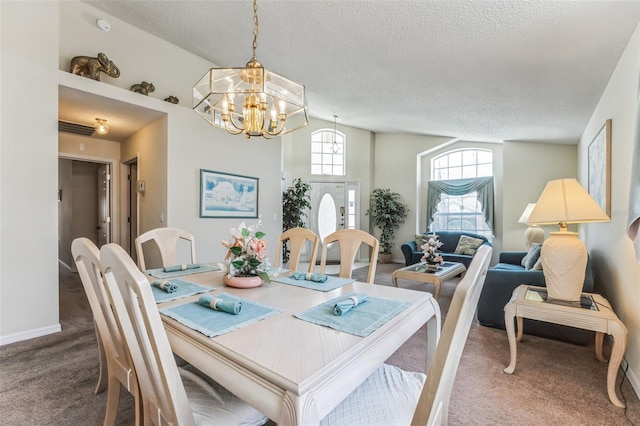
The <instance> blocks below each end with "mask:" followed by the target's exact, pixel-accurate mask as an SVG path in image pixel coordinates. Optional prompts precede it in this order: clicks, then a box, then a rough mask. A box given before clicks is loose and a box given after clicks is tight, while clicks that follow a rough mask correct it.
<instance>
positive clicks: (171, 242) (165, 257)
mask: <svg viewBox="0 0 640 426" xmlns="http://www.w3.org/2000/svg"><path fill="white" fill-rule="evenodd" d="M180 240H186V241H188V242H189V244H190V246H191V263H196V244H195V238H194V236H193V234H191V233H189V232H187V231H184V230H182V229H177V228H156V229H151V230H149V231H147V232H145V233H143V234H141V235H140V236H138V237H137V238H136V240H135V244H136V254H137V255H138V266H139V268H140V269H141V270H143V271H144V270H146V269H147V265H146V263H147V262H145V257H144V250H143V247H142V245H143V244H144V243H146V242H148V241H153V242H155V243H156V245H157V246H158V250H159V251H160V259H161V262H162V266H163V267H165V266H173V265H176V264H177V263H178V262H177V252H178V243H179V241H180Z"/></svg>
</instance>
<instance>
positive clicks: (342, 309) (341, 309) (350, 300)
mask: <svg viewBox="0 0 640 426" xmlns="http://www.w3.org/2000/svg"><path fill="white" fill-rule="evenodd" d="M366 301H367V295H366V294H354V295H351V296H349V297H347V298H345V299H342V300H339V301H338V302H337V303H336V304H335V306H334V307H333V314H334V315H336V316H339V317H340V316H342V315H344V314H346V313H347V312H349V310H350V309H351V308H355V307H356V306H358V305H359V304H361V303H364V302H366Z"/></svg>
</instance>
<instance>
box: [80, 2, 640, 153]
mask: <svg viewBox="0 0 640 426" xmlns="http://www.w3.org/2000/svg"><path fill="white" fill-rule="evenodd" d="M85 2H86V3H88V4H90V5H92V6H94V7H97V8H98V9H101V10H104V11H105V12H107V13H109V14H111V15H113V16H116V17H118V18H120V19H122V20H124V21H126V22H128V23H130V24H132V25H135V26H136V27H138V28H140V29H143V30H145V31H147V32H149V33H152V34H154V35H156V36H158V37H160V38H162V39H165V40H167V41H169V42H171V43H173V44H175V45H177V46H180V47H182V48H184V49H186V50H188V51H190V52H192V53H194V54H196V55H198V56H201V57H203V58H206V59H208V60H210V61H211V62H213V63H215V64H217V65H219V66H243V65H244V64H245V63H246V62H247V61H248V60H249V59H250V58H251V43H252V30H253V18H252V4H251V2H250V1H246V0H225V1H222V0H216V1H85ZM258 17H259V22H260V34H259V37H258V51H257V58H258V60H260V62H262V63H263V64H264V66H265V67H266V68H268V69H271V70H273V71H275V72H277V73H279V74H282V75H284V76H286V77H289V78H291V79H293V80H295V81H298V82H300V83H303V84H304V85H305V86H306V90H307V98H308V105H309V113H310V115H311V116H312V117H316V118H320V119H324V120H328V121H332V120H333V118H332V117H333V115H334V114H335V115H337V116H338V123H340V124H345V125H349V126H354V127H358V128H363V129H368V130H371V131H374V132H401V133H412V134H431V135H442V136H452V137H460V138H464V139H472V140H481V141H498V140H536V141H548V142H560V143H577V141H578V140H579V138H580V136H581V135H582V132H583V131H584V128H585V126H586V124H587V122H588V120H589V118H590V116H591V114H592V112H593V110H594V108H595V105H596V103H597V101H598V99H599V97H600V95H601V93H602V91H603V90H604V88H605V86H606V84H607V82H608V80H609V77H610V76H611V73H612V71H613V69H614V67H615V65H616V63H617V61H618V59H619V58H620V55H621V53H622V51H623V50H624V48H625V46H626V43H627V42H628V40H629V38H630V36H631V34H632V32H633V30H634V29H635V27H636V25H637V24H638V21H639V20H640V1H635V0H628V1H584V0H577V1H547V0H537V1H533V0H532V1H520V0H511V1H475V0H474V1H468V0H467V1H445V0H439V1H390V0H389V1H380V0H369V1H367V0H359V1H353V0H335V1H333V0H298V1H292V0H289V1H286V0H260V1H259V3H258Z"/></svg>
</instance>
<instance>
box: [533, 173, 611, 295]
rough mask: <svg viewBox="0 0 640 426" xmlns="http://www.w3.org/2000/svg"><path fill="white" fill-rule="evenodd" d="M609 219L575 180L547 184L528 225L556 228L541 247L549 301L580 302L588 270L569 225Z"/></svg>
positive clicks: (562, 180)
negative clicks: (568, 229) (557, 225)
mask: <svg viewBox="0 0 640 426" xmlns="http://www.w3.org/2000/svg"><path fill="white" fill-rule="evenodd" d="M610 220H611V219H609V216H607V214H606V213H605V212H604V211H602V209H601V208H600V206H599V205H598V203H596V201H595V200H594V199H593V198H592V197H591V196H590V195H589V194H588V193H587V191H585V189H584V188H583V187H582V186H581V185H580V184H579V183H578V181H577V180H575V179H558V180H552V181H549V182H547V185H546V186H545V188H544V190H543V191H542V194H540V198H538V201H537V203H536V206H535V207H534V208H533V211H532V212H531V214H530V215H529V220H528V222H527V224H529V225H531V224H537V225H550V224H555V223H557V224H559V225H560V232H551V233H550V234H549V238H547V239H546V240H545V241H544V243H543V244H542V250H541V252H540V256H541V257H542V271H543V273H544V277H545V281H546V284H547V294H548V296H549V297H550V298H552V299H558V300H564V301H570V302H575V301H579V300H580V294H581V293H582V286H583V284H584V275H585V268H586V266H587V256H588V255H587V248H586V247H585V246H584V244H583V243H582V241H580V239H579V238H578V234H577V233H576V232H568V231H567V224H568V223H588V222H609V221H610Z"/></svg>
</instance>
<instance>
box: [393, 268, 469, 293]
mask: <svg viewBox="0 0 640 426" xmlns="http://www.w3.org/2000/svg"><path fill="white" fill-rule="evenodd" d="M466 271H467V268H466V267H465V266H464V265H463V264H462V263H458V262H443V263H442V265H440V266H439V267H438V270H437V271H435V272H430V271H427V267H426V264H425V263H424V262H422V263H416V264H414V265H409V266H405V267H404V268H401V269H396V270H395V271H393V274H391V283H392V284H393V286H394V287H398V278H401V279H403V280H410V281H417V282H420V283H425V284H433V285H434V286H435V287H436V291H435V294H434V297H435V299H436V301H437V300H438V296H439V295H440V286H441V285H442V283H443V282H445V281H446V280H449V279H451V278H453V277H455V276H457V275H459V274H464V273H465V272H466Z"/></svg>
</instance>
